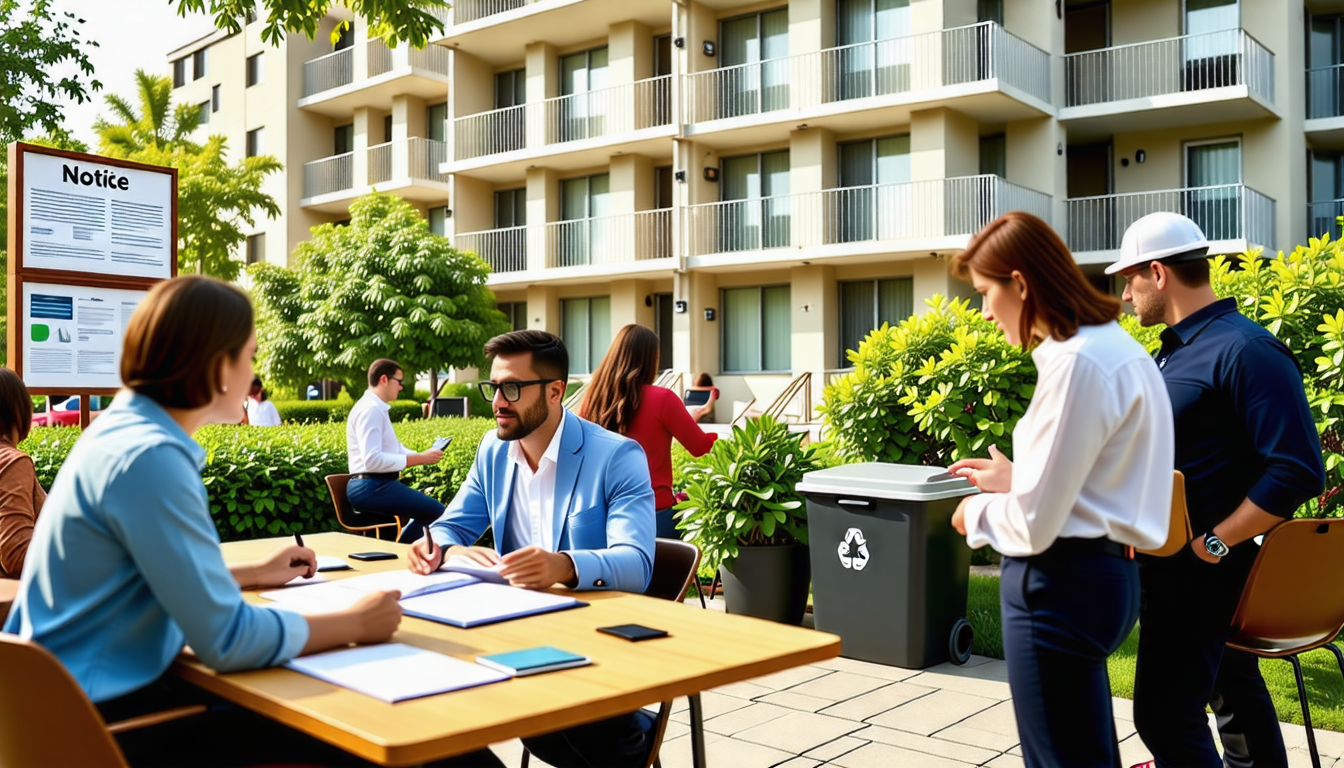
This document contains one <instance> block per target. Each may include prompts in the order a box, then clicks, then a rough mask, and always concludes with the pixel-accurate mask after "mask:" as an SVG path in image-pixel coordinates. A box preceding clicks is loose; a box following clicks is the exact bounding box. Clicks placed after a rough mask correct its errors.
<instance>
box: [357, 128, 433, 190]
mask: <svg viewBox="0 0 1344 768" xmlns="http://www.w3.org/2000/svg"><path fill="white" fill-rule="evenodd" d="M447 160H448V146H447V145H446V144H444V143H443V142H441V141H434V140H433V139H426V138H422V137H419V136H412V137H411V138H407V139H396V140H394V141H389V142H386V143H384V144H377V145H375V146H372V147H369V154H368V161H369V183H370V184H384V183H386V182H389V181H392V180H393V179H423V180H426V181H442V182H446V181H447V180H448V175H447V174H445V173H440V172H439V164H440V163H443V162H446V161H447Z"/></svg>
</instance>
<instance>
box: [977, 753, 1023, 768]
mask: <svg viewBox="0 0 1344 768" xmlns="http://www.w3.org/2000/svg"><path fill="white" fill-rule="evenodd" d="M985 768H1027V761H1025V760H1023V759H1022V758H1020V757H1018V756H1017V755H999V756H998V757H996V758H994V759H993V760H990V761H989V762H988V763H985Z"/></svg>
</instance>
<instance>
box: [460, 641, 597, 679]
mask: <svg viewBox="0 0 1344 768" xmlns="http://www.w3.org/2000/svg"><path fill="white" fill-rule="evenodd" d="M476 663H477V664H482V665H484V666H487V667H490V668H491V669H497V670H499V671H500V672H504V673H506V674H510V675H513V676H514V677H523V676H525V675H536V674H540V673H542V672H554V671H555V670H557V669H569V668H570V667H583V666H587V665H589V664H592V663H593V662H592V660H591V659H589V658H588V657H587V656H580V655H578V654H577V653H570V652H569V651H562V650H560V649H559V648H552V647H551V646H549V645H546V646H542V647H540V648H528V649H527V650H524V651H510V652H508V653H492V654H490V655H488V656H477V657H476Z"/></svg>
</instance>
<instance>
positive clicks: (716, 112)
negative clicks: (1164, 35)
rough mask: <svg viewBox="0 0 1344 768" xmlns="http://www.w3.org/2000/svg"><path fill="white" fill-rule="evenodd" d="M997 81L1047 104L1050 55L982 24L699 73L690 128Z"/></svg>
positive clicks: (690, 90) (690, 93)
mask: <svg viewBox="0 0 1344 768" xmlns="http://www.w3.org/2000/svg"><path fill="white" fill-rule="evenodd" d="M991 79H997V80H999V81H1001V82H1002V83H1004V84H1006V85H1010V86H1012V87H1014V88H1017V89H1019V90H1021V91H1023V92H1025V93H1027V94H1030V95H1031V96H1034V97H1036V98H1038V99H1040V100H1041V101H1045V102H1048V101H1049V100H1050V55H1049V54H1047V53H1046V52H1045V51H1042V50H1041V49H1039V48H1037V47H1035V46H1033V45H1031V44H1030V43H1028V42H1026V41H1025V40H1022V39H1021V38H1019V37H1016V36H1015V35H1013V34H1011V33H1010V32H1008V31H1007V30H1005V29H1004V28H1003V27H1001V26H1000V25H998V24H996V23H994V22H992V21H985V22H981V23H979V24H972V25H970V26H966V27H956V28H953V29H944V30H939V31H937V32H927V33H923V34H918V35H910V36H907V37H897V38H890V39H887V40H878V41H875V42H870V43H858V44H855V45H846V46H841V47H838V48H828V49H826V50H824V51H817V52H814V53H805V54H800V55H798V56H789V57H783V58H778V59H768V60H766V61H759V62H753V63H750V64H740V65H737V66H732V67H721V68H719V69H711V70H708V71H705V72H697V73H695V74H692V75H688V76H687V78H686V93H687V96H686V105H687V119H688V121H689V122H693V123H699V122H704V121H707V120H718V119H722V118H728V117H739V116H742V115H751V114H758V113H762V112H771V111H774V110H780V109H789V108H794V109H797V108H803V107H810V106H816V105H818V104H823V103H828V102H835V101H843V100H846V99H857V98H865V97H870V96H890V95H895V94H901V93H907V92H911V91H924V90H929V89H935V88H941V87H944V86H950V85H960V84H963V83H972V82H978V81H982V80H991Z"/></svg>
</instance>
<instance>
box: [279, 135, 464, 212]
mask: <svg viewBox="0 0 1344 768" xmlns="http://www.w3.org/2000/svg"><path fill="white" fill-rule="evenodd" d="M447 159H448V145H446V144H444V143H443V142H441V141H434V140H432V139H425V138H420V137H412V138H408V139H397V140H396V141H389V142H387V143H385V144H378V145H376V146H372V147H369V148H368V149H366V150H364V151H362V152H346V153H345V154H341V155H335V156H333V157H327V158H323V159H321V160H314V161H313V162H311V163H305V164H304V166H303V199H302V200H300V201H299V204H300V205H302V206H303V207H305V208H310V209H313V210H319V211H325V212H328V213H338V212H342V211H344V210H345V209H346V208H347V207H348V206H349V203H350V201H351V200H352V199H354V198H356V197H359V196H361V195H365V194H368V193H369V192H371V191H373V190H374V189H375V188H376V189H377V190H378V191H380V192H393V193H395V194H397V195H399V196H400V197H403V198H405V199H407V200H410V201H413V202H419V203H442V202H443V201H445V200H447V199H448V183H447V182H448V176H447V174H445V173H442V172H441V171H440V170H439V167H440V166H441V165H442V164H443V162H444V161H445V160H447Z"/></svg>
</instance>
